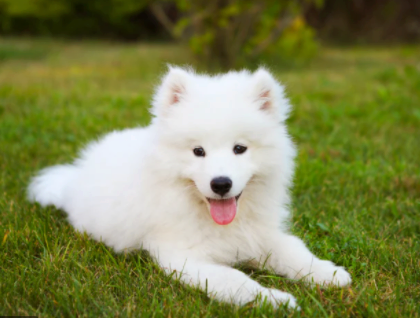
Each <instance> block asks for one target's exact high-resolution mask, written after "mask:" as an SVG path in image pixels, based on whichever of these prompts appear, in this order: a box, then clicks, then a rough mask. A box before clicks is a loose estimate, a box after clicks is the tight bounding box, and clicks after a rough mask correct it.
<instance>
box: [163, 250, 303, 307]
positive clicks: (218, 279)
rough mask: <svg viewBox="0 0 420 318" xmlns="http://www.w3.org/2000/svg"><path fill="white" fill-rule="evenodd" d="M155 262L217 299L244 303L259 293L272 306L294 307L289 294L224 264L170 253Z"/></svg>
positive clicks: (239, 303) (293, 299) (293, 300)
mask: <svg viewBox="0 0 420 318" xmlns="http://www.w3.org/2000/svg"><path fill="white" fill-rule="evenodd" d="M158 262H159V263H160V265H161V266H162V268H163V269H164V270H165V271H166V272H167V273H168V274H174V271H175V275H173V276H174V278H178V279H180V280H181V281H182V282H183V283H185V284H188V285H191V286H193V287H198V288H200V289H201V290H204V291H206V292H207V294H208V296H209V297H211V298H214V299H216V300H219V301H223V302H232V303H234V304H238V305H244V304H246V303H248V302H250V301H253V300H254V299H255V298H256V297H257V296H258V295H261V300H262V301H264V299H267V302H270V303H271V304H272V305H273V306H274V307H277V306H278V305H280V304H282V303H283V304H285V303H287V304H288V306H290V307H296V300H295V298H294V297H293V296H292V295H290V294H288V293H285V292H281V291H279V290H276V289H269V288H265V287H263V286H261V285H260V284H258V283H257V282H256V281H254V280H252V279H251V278H249V277H248V276H247V275H245V274H244V273H242V272H241V271H238V270H236V269H234V268H231V267H228V266H224V265H219V264H214V263H209V262H205V261H204V262H203V261H197V260H194V259H191V258H189V257H179V256H176V257H174V256H173V255H171V256H166V257H165V256H162V255H160V256H159V258H158Z"/></svg>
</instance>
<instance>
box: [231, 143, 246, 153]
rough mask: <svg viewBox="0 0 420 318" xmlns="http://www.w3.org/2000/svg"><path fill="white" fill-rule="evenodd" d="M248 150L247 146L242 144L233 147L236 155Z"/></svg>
mask: <svg viewBox="0 0 420 318" xmlns="http://www.w3.org/2000/svg"><path fill="white" fill-rule="evenodd" d="M246 150H247V148H246V147H245V146H241V145H236V146H235V147H233V152H234V153H235V155H240V154H242V153H244V152H245V151H246Z"/></svg>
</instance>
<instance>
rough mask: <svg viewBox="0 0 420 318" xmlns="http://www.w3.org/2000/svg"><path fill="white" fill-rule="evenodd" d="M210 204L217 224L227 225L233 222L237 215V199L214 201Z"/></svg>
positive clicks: (211, 212) (211, 200) (210, 200)
mask: <svg viewBox="0 0 420 318" xmlns="http://www.w3.org/2000/svg"><path fill="white" fill-rule="evenodd" d="M209 202H210V214H211V216H212V218H213V220H214V222H216V223H217V224H220V225H226V224H229V223H230V222H232V221H233V219H234V218H235V215H236V199H235V198H230V199H227V200H213V199H209Z"/></svg>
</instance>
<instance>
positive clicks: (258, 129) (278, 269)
mask: <svg viewBox="0 0 420 318" xmlns="http://www.w3.org/2000/svg"><path fill="white" fill-rule="evenodd" d="M152 105H153V106H152V108H151V113H152V115H153V120H152V123H151V124H150V125H149V126H148V127H145V128H134V129H126V130H122V131H114V132H111V133H109V134H108V135H105V136H104V137H103V138H101V139H99V140H98V141H94V142H92V143H91V144H89V145H88V146H87V147H86V148H85V149H84V150H83V151H82V152H81V154H80V156H79V158H78V159H76V160H75V161H74V162H73V163H72V164H65V165H57V166H53V167H50V168H47V169H45V170H42V171H41V172H40V173H39V174H38V176H36V177H35V178H34V179H33V180H32V182H31V184H30V186H29V189H28V193H29V198H30V199H31V200H34V201H37V202H39V203H40V204H41V205H42V206H46V205H54V206H56V207H57V208H59V209H63V210H64V211H65V212H67V214H68V219H69V222H70V223H71V224H72V225H73V226H74V227H75V228H76V229H77V230H78V231H81V232H86V233H88V234H89V235H90V236H92V237H93V238H94V239H96V240H98V241H103V242H104V243H105V244H107V245H108V246H110V247H112V248H113V249H114V250H115V251H117V252H120V251H125V250H133V249H146V250H148V251H149V252H150V254H151V255H152V257H153V258H154V259H155V260H156V261H157V262H158V263H159V265H160V266H161V267H162V269H164V270H165V271H166V272H167V273H173V272H174V271H175V272H176V273H177V275H178V276H177V275H174V276H177V277H178V278H179V279H181V281H182V282H183V283H185V284H188V285H192V286H196V287H198V288H200V289H202V290H203V291H207V293H208V295H209V297H211V298H214V299H216V300H219V301H223V302H232V303H234V304H239V305H242V304H245V303H247V302H250V301H253V300H255V299H256V297H257V296H258V298H257V299H259V300H260V301H261V300H264V299H265V300H266V301H268V302H270V303H272V304H273V305H274V306H278V305H280V304H288V306H290V307H295V306H297V304H296V300H295V298H294V297H293V296H292V295H290V294H288V293H285V292H282V291H280V290H276V289H270V288H266V287H263V286H261V285H260V284H259V283H257V282H256V281H254V280H252V279H251V278H250V277H248V276H247V275H245V274H244V273H243V272H241V271H239V270H237V269H234V268H233V267H232V265H233V264H235V263H237V262H241V261H248V260H256V261H260V264H265V266H267V267H269V268H270V269H271V270H273V271H274V272H275V273H277V274H279V275H282V276H285V277H288V278H291V279H302V280H304V281H307V282H311V283H316V284H321V285H330V284H333V285H338V286H345V285H348V284H350V282H351V278H350V275H349V274H348V273H347V272H346V271H345V269H344V268H342V267H338V266H335V265H334V264H333V263H332V262H329V261H326V260H320V259H319V258H317V257H316V256H314V255H313V254H312V253H311V252H310V251H309V249H308V248H307V247H306V246H305V244H304V243H303V242H302V240H300V239H299V238H298V237H296V236H293V235H292V234H290V232H289V231H288V226H287V221H288V219H289V211H288V204H289V191H288V189H289V187H290V186H291V181H292V176H293V170H294V169H293V168H294V163H293V161H294V156H295V149H294V146H293V143H292V141H291V139H290V137H289V135H288V133H287V129H286V124H285V120H286V118H287V114H288V112H289V109H290V105H289V102H288V100H287V99H286V97H285V94H284V90H283V87H282V86H281V85H280V84H279V83H278V82H277V81H276V80H275V78H274V77H273V76H272V75H271V74H270V73H269V72H268V71H267V70H266V69H263V68H260V69H258V70H257V71H255V72H254V73H250V72H248V71H240V72H229V73H227V74H223V75H217V76H208V75H200V74H196V73H195V72H194V71H193V70H191V69H185V68H179V67H170V68H169V71H168V72H167V74H166V75H165V76H164V77H163V79H162V82H161V84H160V86H159V87H158V88H157V90H156V93H155V95H154V98H153V102H152Z"/></svg>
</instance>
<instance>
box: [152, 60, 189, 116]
mask: <svg viewBox="0 0 420 318" xmlns="http://www.w3.org/2000/svg"><path fill="white" fill-rule="evenodd" d="M189 77H190V74H189V72H188V71H187V70H185V69H183V68H180V67H173V66H169V70H168V72H167V73H166V75H165V76H164V77H163V79H162V82H161V84H160V85H159V87H158V88H157V90H156V92H155V95H154V97H153V108H152V114H153V115H155V116H157V117H159V116H163V115H165V114H166V113H167V112H168V111H170V108H171V107H175V106H176V104H178V103H180V102H181V101H182V99H183V98H185V94H186V87H187V82H188V78H189Z"/></svg>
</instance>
